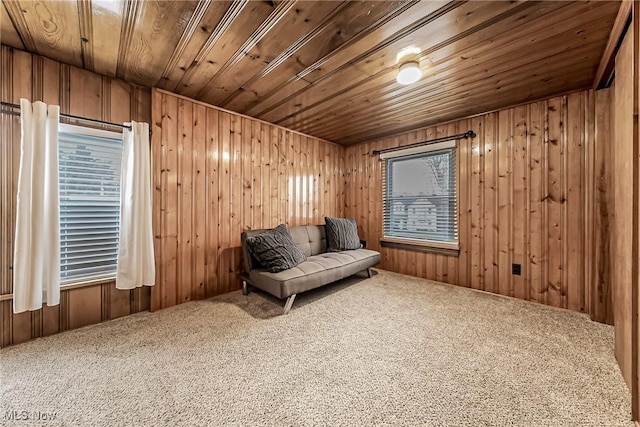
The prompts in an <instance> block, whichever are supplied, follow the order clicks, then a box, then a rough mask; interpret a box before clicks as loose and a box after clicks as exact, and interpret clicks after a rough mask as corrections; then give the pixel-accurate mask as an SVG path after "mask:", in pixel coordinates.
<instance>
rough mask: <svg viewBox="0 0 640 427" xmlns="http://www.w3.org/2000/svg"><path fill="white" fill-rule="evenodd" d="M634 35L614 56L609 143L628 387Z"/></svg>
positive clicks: (618, 329) (617, 304) (618, 331)
mask: <svg viewBox="0 0 640 427" xmlns="http://www.w3.org/2000/svg"><path fill="white" fill-rule="evenodd" d="M633 56H634V54H633V33H632V31H629V32H628V33H627V35H626V36H625V38H624V41H623V42H622V44H621V46H620V50H619V51H618V54H617V56H616V65H615V67H616V80H615V88H614V90H615V98H614V99H615V101H614V103H615V104H614V115H615V126H614V132H613V133H614V143H613V144H612V152H613V158H612V160H613V162H612V164H613V168H612V169H611V171H612V174H611V177H612V178H613V179H612V181H613V192H612V193H613V209H614V221H613V224H612V233H611V234H612V239H611V243H612V245H611V256H610V259H609V262H610V263H611V266H613V267H612V271H611V273H612V274H611V283H612V285H613V308H614V325H615V354H616V359H617V360H618V363H619V364H620V370H621V371H622V375H623V377H624V379H625V381H626V382H627V385H628V386H629V388H632V386H633V372H632V370H633V367H632V354H633V348H632V343H633V342H634V341H635V340H634V339H633V336H632V322H633V319H632V287H634V286H638V283H633V277H632V274H631V270H632V263H633V262H635V260H634V259H633V258H632V240H633V238H634V237H635V236H633V228H632V224H633V216H634V214H635V213H634V212H633V192H634V191H638V189H634V188H633V175H634V173H636V172H637V171H634V159H633V156H634V150H633V148H634V147H633V96H631V95H630V94H632V93H633V78H634V76H633Z"/></svg>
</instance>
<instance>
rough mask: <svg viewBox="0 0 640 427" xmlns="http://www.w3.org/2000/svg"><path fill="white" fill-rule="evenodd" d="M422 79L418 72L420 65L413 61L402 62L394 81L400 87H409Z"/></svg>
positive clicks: (420, 73)
mask: <svg viewBox="0 0 640 427" xmlns="http://www.w3.org/2000/svg"><path fill="white" fill-rule="evenodd" d="M420 77H422V72H421V71H420V64H418V63H417V62H415V61H411V62H404V63H403V64H402V65H400V70H398V76H397V77H396V80H397V81H398V83H400V84H401V85H410V84H411V83H415V82H417V81H418V80H420Z"/></svg>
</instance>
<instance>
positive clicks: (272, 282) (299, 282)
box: [249, 239, 380, 298]
mask: <svg viewBox="0 0 640 427" xmlns="http://www.w3.org/2000/svg"><path fill="white" fill-rule="evenodd" d="M294 240H295V239H294ZM379 262H380V254H379V253H378V252H376V251H372V250H368V249H356V250H352V251H344V252H328V253H321V254H317V255H313V256H309V257H307V260H306V261H304V262H302V263H300V264H298V265H297V266H295V267H293V268H290V269H288V270H285V271H281V272H278V273H270V272H269V271H267V270H265V269H254V270H251V271H250V272H249V278H250V279H251V282H252V283H253V284H256V285H258V286H259V287H260V288H262V289H264V290H265V291H267V292H269V293H271V294H272V295H275V296H277V297H279V298H286V297H288V296H290V295H293V294H296V293H299V292H304V291H306V290H309V289H313V288H317V287H318V286H322V285H324V284H326V283H330V282H334V281H336V280H340V279H343V278H345V277H348V276H351V275H353V274H355V273H357V272H359V271H362V270H366V269H367V268H369V267H371V266H373V265H376V264H378V263H379Z"/></svg>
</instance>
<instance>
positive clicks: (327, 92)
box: [0, 0, 620, 144]
mask: <svg viewBox="0 0 640 427" xmlns="http://www.w3.org/2000/svg"><path fill="white" fill-rule="evenodd" d="M2 3H3V7H2V8H1V9H2V10H1V13H2V16H1V18H2V20H1V25H2V27H1V32H0V37H1V41H2V43H3V44H6V45H9V46H13V47H16V48H19V49H25V50H27V51H30V52H34V53H38V54H41V55H44V56H47V57H50V58H52V59H55V60H58V61H61V62H65V63H68V64H72V65H76V66H79V67H84V68H86V69H89V70H92V71H95V72H98V73H102V74H105V75H108V76H116V77H119V78H122V79H125V80H127V81H129V82H132V83H136V84H139V85H143V86H149V87H153V86H156V87H161V88H164V89H168V90H170V91H173V92H176V93H179V94H182V95H186V96H189V97H192V98H195V99H198V100H201V101H204V102H207V103H210V104H213V105H217V106H221V107H224V108H227V109H230V110H233V111H237V112H240V113H244V114H247V115H250V116H253V117H257V118H260V119H263V120H266V121H269V122H272V123H276V124H280V125H283V126H286V127H288V128H291V129H295V130H299V131H302V132H305V133H308V134H310V135H314V136H317V137H321V138H324V139H328V140H331V141H335V142H338V143H342V144H353V143H357V142H361V141H366V140H371V139H374V138H378V137H381V136H384V135H388V134H392V133H397V132H400V131H402V130H406V129H410V128H416V127H420V126H426V125H430V124H434V123H439V122H442V121H446V120H449V119H454V118H458V117H463V116H468V115H472V114H477V113H481V112H485V111H490V110H494V109H497V108H501V107H504V106H508V105H514V104H518V103H523V102H526V101H531V100H534V99H540V98H544V97H548V96H550V95H554V94H558V93H565V92H569V91H573V90H577V89H582V88H587V87H589V86H590V85H591V84H592V81H593V78H594V74H595V71H596V68H597V66H598V62H599V59H600V57H601V55H602V52H603V50H604V48H605V44H606V42H607V38H608V35H609V32H610V31H611V27H612V26H613V22H614V20H615V16H616V13H617V10H618V8H619V6H620V2H617V1H593V2H585V1H576V2H569V1H542V2H532V1H422V2H417V1H344V2H340V1H294V0H285V1H247V0H237V1H212V0H201V1H144V2H143V1H135V0H127V1H122V2H120V1H114V0H79V1H77V2H76V1H33V0H19V1H17V0H2ZM408 46H414V47H418V48H419V49H420V50H421V53H420V55H419V56H420V58H421V68H422V70H423V77H422V79H421V80H420V81H419V82H418V83H415V84H413V85H409V86H401V85H399V84H398V83H396V81H395V76H396V72H397V69H398V64H396V54H397V52H398V51H400V50H401V49H403V48H405V47H408Z"/></svg>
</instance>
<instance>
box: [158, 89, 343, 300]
mask: <svg viewBox="0 0 640 427" xmlns="http://www.w3.org/2000/svg"><path fill="white" fill-rule="evenodd" d="M152 116H153V120H152V123H153V131H154V132H153V138H152V158H153V159H154V168H153V170H154V178H153V182H154V188H155V191H154V193H155V194H154V230H155V233H154V234H155V243H156V272H157V279H156V286H154V287H153V289H152V291H151V301H152V302H151V309H152V310H157V309H161V308H166V307H170V306H173V305H176V304H180V303H183V302H186V301H190V300H194V299H202V298H208V297H211V296H213V295H218V294H221V293H224V292H228V291H230V290H235V289H237V288H238V281H237V274H238V273H239V272H240V271H241V269H242V255H241V249H240V234H241V233H242V231H243V230H246V229H259V228H271V227H275V226H276V225H278V224H280V223H285V224H287V226H298V225H306V224H321V223H323V221H324V217H325V216H341V215H342V212H343V209H344V199H343V195H342V194H343V193H342V189H341V187H342V186H343V185H344V182H343V178H342V175H343V165H344V158H343V157H342V152H343V151H344V148H343V147H340V146H338V145H336V144H333V143H330V142H326V141H322V140H319V139H317V138H312V137H308V136H306V135H302V134H299V133H297V132H293V131H290V130H287V129H284V128H281V127H278V126H275V125H271V124H269V123H265V122H262V121H259V120H256V119H252V118H250V117H246V116H242V115H239V114H235V113H232V112H229V111H226V110H221V109H218V108H215V107H212V106H210V105H206V104H203V103H200V102H197V101H193V100H190V99H188V98H184V97H181V96H177V95H175V94H172V93H170V92H166V91H163V90H158V89H155V90H153V92H152Z"/></svg>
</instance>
